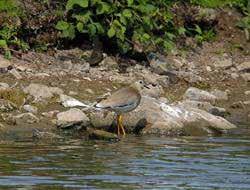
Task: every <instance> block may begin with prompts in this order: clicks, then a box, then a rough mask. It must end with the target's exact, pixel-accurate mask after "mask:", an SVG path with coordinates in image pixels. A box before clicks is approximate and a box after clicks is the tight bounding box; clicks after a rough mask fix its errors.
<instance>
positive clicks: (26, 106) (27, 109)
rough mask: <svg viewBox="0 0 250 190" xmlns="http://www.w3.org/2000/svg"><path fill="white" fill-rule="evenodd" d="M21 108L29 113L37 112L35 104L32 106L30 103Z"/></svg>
mask: <svg viewBox="0 0 250 190" xmlns="http://www.w3.org/2000/svg"><path fill="white" fill-rule="evenodd" d="M23 109H24V110H25V111H27V112H30V113H37V111H38V108H37V107H35V106H32V105H24V106H23Z"/></svg>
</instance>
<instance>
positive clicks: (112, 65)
mask: <svg viewBox="0 0 250 190" xmlns="http://www.w3.org/2000/svg"><path fill="white" fill-rule="evenodd" d="M99 65H100V66H103V67H106V68H108V69H118V68H119V65H118V63H117V62H116V61H115V59H114V58H113V57H110V56H106V57H105V58H104V59H103V60H102V61H101V63H100V64H99Z"/></svg>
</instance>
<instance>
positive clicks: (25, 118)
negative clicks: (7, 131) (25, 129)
mask: <svg viewBox="0 0 250 190" xmlns="http://www.w3.org/2000/svg"><path fill="white" fill-rule="evenodd" d="M14 119H15V120H16V123H17V124H23V123H29V124H32V123H38V122H39V118H38V117H36V116H35V115H34V114H33V113H22V114H19V115H16V116H14Z"/></svg>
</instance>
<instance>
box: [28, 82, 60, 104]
mask: <svg viewBox="0 0 250 190" xmlns="http://www.w3.org/2000/svg"><path fill="white" fill-rule="evenodd" d="M23 91H24V92H25V93H26V94H29V95H31V96H32V97H33V98H34V99H35V100H34V101H45V100H46V99H50V98H52V97H53V96H54V95H58V94H62V93H63V91H62V90H61V89H60V88H57V87H48V86H46V85H43V84H35V83H31V84H30V85H29V86H27V87H25V88H24V89H23Z"/></svg>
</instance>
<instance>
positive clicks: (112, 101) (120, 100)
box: [96, 87, 140, 108]
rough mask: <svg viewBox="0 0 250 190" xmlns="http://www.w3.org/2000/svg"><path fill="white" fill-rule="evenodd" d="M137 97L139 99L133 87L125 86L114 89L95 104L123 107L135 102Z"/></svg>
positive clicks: (106, 106) (101, 106) (105, 106)
mask: <svg viewBox="0 0 250 190" xmlns="http://www.w3.org/2000/svg"><path fill="white" fill-rule="evenodd" d="M137 99H140V94H139V93H138V92H137V91H136V90H135V89H133V88H130V87H127V88H122V89H120V90H118V91H116V92H115V93H113V94H112V95H111V96H109V97H108V98H107V99H105V100H102V101H101V102H99V103H98V104H97V105H96V106H97V107H100V108H113V107H123V106H126V105H129V104H132V103H134V102H136V101H137Z"/></svg>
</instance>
